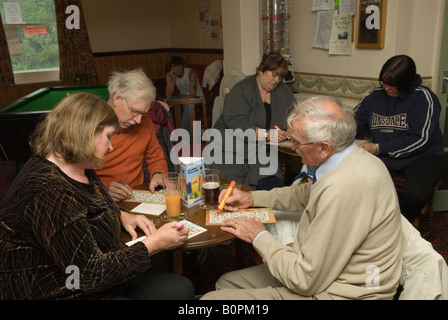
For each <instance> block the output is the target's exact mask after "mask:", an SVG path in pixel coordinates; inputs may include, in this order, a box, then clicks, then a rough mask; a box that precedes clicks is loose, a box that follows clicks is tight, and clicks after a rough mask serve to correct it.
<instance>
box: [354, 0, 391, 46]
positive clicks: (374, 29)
mask: <svg viewBox="0 0 448 320" xmlns="http://www.w3.org/2000/svg"><path fill="white" fill-rule="evenodd" d="M386 17H387V0H358V12H357V15H356V48H366V49H382V48H384V42H385V37H386Z"/></svg>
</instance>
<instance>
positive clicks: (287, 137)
mask: <svg viewBox="0 0 448 320" xmlns="http://www.w3.org/2000/svg"><path fill="white" fill-rule="evenodd" d="M274 128H275V129H277V130H280V128H279V127H278V126H277V125H275V126H274ZM286 139H288V140H290V139H289V136H288V135H286Z"/></svg>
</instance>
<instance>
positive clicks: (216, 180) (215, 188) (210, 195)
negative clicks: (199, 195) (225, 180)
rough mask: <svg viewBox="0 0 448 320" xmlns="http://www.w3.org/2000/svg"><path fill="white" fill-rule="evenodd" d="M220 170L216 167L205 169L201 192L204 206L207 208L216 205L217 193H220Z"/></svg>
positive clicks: (212, 207)
mask: <svg viewBox="0 0 448 320" xmlns="http://www.w3.org/2000/svg"><path fill="white" fill-rule="evenodd" d="M220 184H221V179H220V172H219V170H216V169H205V176H204V184H203V185H202V192H203V194H204V206H205V207H206V208H207V209H216V208H217V207H218V204H219V202H218V199H219V194H220V193H221V188H220Z"/></svg>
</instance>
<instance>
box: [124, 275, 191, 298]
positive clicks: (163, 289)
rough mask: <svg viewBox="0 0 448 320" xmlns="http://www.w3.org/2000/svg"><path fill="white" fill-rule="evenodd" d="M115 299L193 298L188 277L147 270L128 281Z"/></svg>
mask: <svg viewBox="0 0 448 320" xmlns="http://www.w3.org/2000/svg"><path fill="white" fill-rule="evenodd" d="M115 299H116V300H193V299H194V287H193V284H192V283H191V281H190V279H188V278H186V277H184V276H179V275H175V274H171V273H164V272H158V271H151V270H148V271H146V272H143V273H141V274H139V275H138V276H136V277H135V278H133V279H132V280H130V281H129V284H128V287H127V288H126V290H125V292H124V293H123V294H122V295H121V296H119V297H116V298H115Z"/></svg>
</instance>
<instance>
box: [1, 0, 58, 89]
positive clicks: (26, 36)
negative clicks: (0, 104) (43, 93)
mask: <svg viewBox="0 0 448 320" xmlns="http://www.w3.org/2000/svg"><path fill="white" fill-rule="evenodd" d="M0 11H1V15H2V21H3V25H4V28H5V33H6V38H7V41H8V47H9V53H10V55H11V62H12V68H13V70H14V78H15V82H16V84H21V83H31V82H42V81H57V80H59V47H58V37H57V28H56V15H55V9H54V1H53V0H0Z"/></svg>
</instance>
